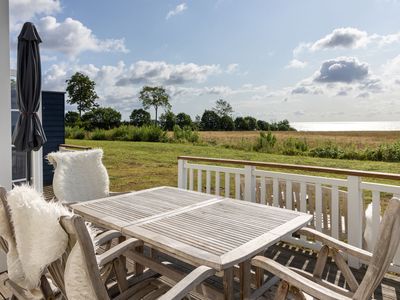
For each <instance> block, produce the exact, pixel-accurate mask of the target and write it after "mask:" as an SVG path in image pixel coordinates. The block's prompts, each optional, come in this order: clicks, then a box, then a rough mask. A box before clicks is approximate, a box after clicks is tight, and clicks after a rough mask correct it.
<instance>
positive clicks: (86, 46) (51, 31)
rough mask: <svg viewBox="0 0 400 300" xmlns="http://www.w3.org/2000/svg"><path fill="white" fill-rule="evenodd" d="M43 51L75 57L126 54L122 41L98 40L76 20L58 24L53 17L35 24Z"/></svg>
mask: <svg viewBox="0 0 400 300" xmlns="http://www.w3.org/2000/svg"><path fill="white" fill-rule="evenodd" d="M37 28H38V31H39V32H40V35H41V37H42V40H43V44H42V47H43V48H44V49H49V50H54V51H58V52H61V53H64V54H66V55H67V56H69V57H75V56H76V55H78V54H79V53H81V52H84V51H94V52H110V51H118V52H124V53H125V52H128V50H127V49H126V47H125V41H124V39H99V38H97V37H96V36H95V35H94V34H93V32H92V30H91V29H89V28H88V27H86V26H85V25H84V24H82V23H81V22H80V21H78V20H74V19H72V18H66V19H65V20H64V21H63V22H58V21H57V19H56V18H55V17H51V16H47V17H43V18H41V19H40V20H39V22H38V23H37Z"/></svg>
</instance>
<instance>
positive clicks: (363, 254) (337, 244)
mask: <svg viewBox="0 0 400 300" xmlns="http://www.w3.org/2000/svg"><path fill="white" fill-rule="evenodd" d="M296 233H297V234H300V235H306V236H308V237H310V238H314V239H315V240H317V241H320V242H322V243H323V244H324V245H327V246H328V247H332V248H335V249H337V250H340V251H342V252H343V253H346V254H350V255H352V256H355V257H358V258H360V259H362V260H364V261H365V262H367V263H368V262H369V261H370V260H371V258H372V253H370V252H368V251H365V250H363V249H360V248H357V247H354V246H352V245H349V244H347V243H344V242H342V241H339V240H337V239H335V238H333V237H330V236H329V235H326V234H324V233H321V232H319V231H317V230H315V229H311V228H307V227H304V228H302V229H300V230H298V231H297V232H296Z"/></svg>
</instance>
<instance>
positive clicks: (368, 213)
mask: <svg viewBox="0 0 400 300" xmlns="http://www.w3.org/2000/svg"><path fill="white" fill-rule="evenodd" d="M381 219H382V218H381V217H379V220H380V221H381ZM372 229H373V222H372V203H370V204H368V207H367V209H366V210H365V230H364V240H365V244H366V245H365V246H366V249H367V250H368V251H369V252H372V251H374V246H375V243H376V241H377V239H378V237H375V239H374V237H373V236H372V234H373V232H372ZM378 230H379V228H378ZM393 261H395V262H396V263H400V247H399V248H398V249H397V252H396V254H395V256H394V258H393Z"/></svg>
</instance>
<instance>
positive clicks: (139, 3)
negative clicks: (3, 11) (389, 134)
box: [10, 0, 400, 122]
mask: <svg viewBox="0 0 400 300" xmlns="http://www.w3.org/2000/svg"><path fill="white" fill-rule="evenodd" d="M399 16H400V0H352V1H348V0H336V1H321V0H304V1H298V0H291V1H289V0H282V1H270V0H251V1H244V0H187V1H170V0H157V1H156V0H135V1H134V0H114V1H105V0H84V1H82V0H68V1H67V0H10V31H11V32H10V36H11V42H10V44H11V65H12V66H15V63H16V53H15V49H16V43H17V36H18V33H19V31H20V29H21V26H22V24H23V23H24V22H26V21H31V22H34V24H35V25H36V27H37V29H38V31H39V34H40V36H41V38H42V40H43V43H42V44H41V54H42V69H43V89H44V90H56V91H65V80H66V79H68V78H69V77H70V76H71V75H72V74H73V73H75V72H77V71H79V72H82V73H85V74H86V75H88V76H89V77H90V78H91V79H93V80H94V81H95V82H96V91H97V93H98V95H99V104H100V105H102V106H107V107H113V108H115V109H117V110H119V111H120V112H121V113H122V116H123V118H124V119H128V118H129V114H130V113H131V111H132V110H133V109H136V108H139V107H141V105H140V102H139V100H138V93H139V91H140V89H141V88H142V87H143V86H144V85H151V86H156V85H157V86H159V85H162V86H164V87H165V88H166V90H167V91H168V93H169V95H170V97H171V104H172V111H173V112H175V113H179V112H186V113H188V114H190V115H191V116H192V117H194V116H196V115H201V114H202V113H203V112H204V110H205V109H210V108H211V107H213V106H214V104H215V101H216V100H218V99H220V98H222V99H225V100H227V101H229V102H230V103H231V105H232V106H233V109H234V115H235V116H247V115H251V116H254V117H256V118H257V119H263V120H266V121H278V120H282V119H288V120H289V121H291V122H304V121H312V122H315V121H395V120H396V121H398V120H399V117H400V18H399ZM73 109H75V107H73V106H67V110H73ZM151 112H152V111H151Z"/></svg>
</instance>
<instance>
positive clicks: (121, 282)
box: [113, 258, 129, 293]
mask: <svg viewBox="0 0 400 300" xmlns="http://www.w3.org/2000/svg"><path fill="white" fill-rule="evenodd" d="M113 266H114V272H115V277H116V279H117V283H118V289H119V292H120V293H123V292H125V291H126V290H127V289H128V287H129V286H128V281H127V279H126V276H127V273H126V270H125V265H124V264H123V262H122V261H121V260H120V258H117V259H115V260H114V261H113Z"/></svg>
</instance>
